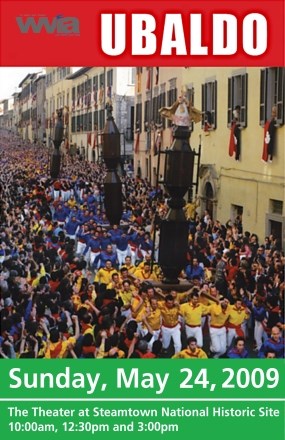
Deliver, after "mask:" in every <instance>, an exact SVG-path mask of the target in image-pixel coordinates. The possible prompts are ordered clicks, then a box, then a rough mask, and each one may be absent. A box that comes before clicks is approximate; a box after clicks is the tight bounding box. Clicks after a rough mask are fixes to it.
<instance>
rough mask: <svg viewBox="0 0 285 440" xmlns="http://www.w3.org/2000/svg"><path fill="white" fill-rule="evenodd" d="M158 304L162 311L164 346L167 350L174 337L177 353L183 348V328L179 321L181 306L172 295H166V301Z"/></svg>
mask: <svg viewBox="0 0 285 440" xmlns="http://www.w3.org/2000/svg"><path fill="white" fill-rule="evenodd" d="M158 306H159V308H160V311H161V317H162V325H161V334H162V347H163V349H164V350H167V349H168V347H169V344H170V341H171V338H172V339H173V343H174V350H175V353H178V352H179V351H180V350H181V347H182V345H181V330H180V322H179V314H180V307H179V304H178V303H176V302H175V301H174V298H173V296H172V295H166V297H165V301H162V302H159V303H158Z"/></svg>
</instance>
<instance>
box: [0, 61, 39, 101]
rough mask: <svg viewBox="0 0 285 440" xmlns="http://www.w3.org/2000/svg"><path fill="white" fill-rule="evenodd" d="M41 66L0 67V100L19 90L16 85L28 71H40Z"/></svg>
mask: <svg viewBox="0 0 285 440" xmlns="http://www.w3.org/2000/svg"><path fill="white" fill-rule="evenodd" d="M42 69H43V68H42V67H0V101H1V100H2V99H8V98H10V97H11V96H12V95H13V93H15V92H17V91H19V90H20V89H18V85H19V84H20V82H21V81H22V80H23V79H24V78H25V77H26V76H27V75H28V73H35V72H41V71H42Z"/></svg>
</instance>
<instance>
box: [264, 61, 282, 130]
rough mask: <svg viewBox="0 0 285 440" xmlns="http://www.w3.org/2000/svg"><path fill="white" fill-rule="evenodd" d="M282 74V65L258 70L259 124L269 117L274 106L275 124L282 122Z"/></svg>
mask: <svg viewBox="0 0 285 440" xmlns="http://www.w3.org/2000/svg"><path fill="white" fill-rule="evenodd" d="M284 76H285V69H284V67H270V68H267V69H262V70H261V71H260V116H259V123H260V125H261V126H264V124H265V122H266V121H267V120H269V119H270V118H271V115H272V108H273V107H276V124H277V125H283V124H284V101H285V97H284V94H285V91H284V89H285V85H284V83H285V79H284Z"/></svg>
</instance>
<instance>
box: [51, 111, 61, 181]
mask: <svg viewBox="0 0 285 440" xmlns="http://www.w3.org/2000/svg"><path fill="white" fill-rule="evenodd" d="M63 130H64V127H63V121H62V110H57V122H56V125H55V129H54V140H53V145H54V149H53V153H52V156H51V164H50V175H51V177H52V178H53V179H57V177H58V176H59V173H60V145H61V143H62V139H63Z"/></svg>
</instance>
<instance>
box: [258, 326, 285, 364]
mask: <svg viewBox="0 0 285 440" xmlns="http://www.w3.org/2000/svg"><path fill="white" fill-rule="evenodd" d="M272 350H273V351H275V353H276V357H277V358H279V359H282V358H284V338H282V336H281V332H280V330H279V328H278V327H272V330H271V337H270V338H268V339H267V340H266V341H264V343H263V344H262V346H261V349H260V350H259V353H258V357H260V358H264V357H265V355H266V353H267V352H268V351H272Z"/></svg>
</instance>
